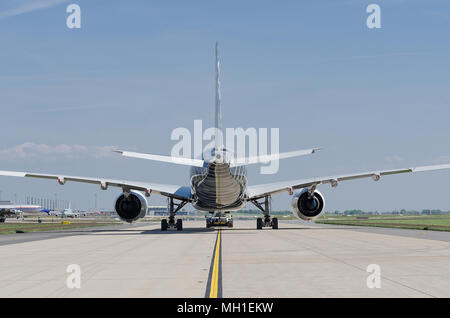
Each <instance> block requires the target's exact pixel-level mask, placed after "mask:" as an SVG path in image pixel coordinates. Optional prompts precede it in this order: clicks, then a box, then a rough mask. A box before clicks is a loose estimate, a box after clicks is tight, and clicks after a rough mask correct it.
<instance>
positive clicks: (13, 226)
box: [0, 221, 120, 234]
mask: <svg viewBox="0 0 450 318" xmlns="http://www.w3.org/2000/svg"><path fill="white" fill-rule="evenodd" d="M117 224H120V223H117V222H107V221H103V222H70V224H62V223H61V222H58V223H37V222H32V223H31V222H23V223H22V222H17V223H8V222H7V223H0V234H14V233H17V231H21V232H23V233H28V232H39V231H57V230H67V229H77V228H87V227H97V226H106V225H117Z"/></svg>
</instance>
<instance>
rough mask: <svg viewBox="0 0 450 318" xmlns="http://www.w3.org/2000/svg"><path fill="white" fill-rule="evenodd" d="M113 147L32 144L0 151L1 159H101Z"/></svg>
mask: <svg viewBox="0 0 450 318" xmlns="http://www.w3.org/2000/svg"><path fill="white" fill-rule="evenodd" d="M113 149H116V147H114V146H84V145H66V144H60V145H54V146H53V145H47V144H37V143H33V142H25V143H23V144H20V145H17V146H13V147H10V148H7V149H1V150H0V157H1V159H6V160H7V159H37V158H43V157H45V158H64V159H79V158H103V157H107V156H111V155H112V150H113Z"/></svg>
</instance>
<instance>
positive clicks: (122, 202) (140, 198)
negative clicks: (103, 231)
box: [115, 191, 147, 223]
mask: <svg viewBox="0 0 450 318" xmlns="http://www.w3.org/2000/svg"><path fill="white" fill-rule="evenodd" d="M115 209H116V212H117V214H118V215H119V217H120V218H121V219H122V220H124V221H126V222H128V223H131V222H133V221H136V220H137V219H140V218H143V217H144V216H145V214H147V200H146V199H145V197H144V195H143V194H142V193H140V192H138V191H131V192H130V194H129V195H128V197H126V196H125V194H124V193H122V194H121V195H119V197H118V198H117V199H116V205H115Z"/></svg>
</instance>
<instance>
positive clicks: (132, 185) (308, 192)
mask: <svg viewBox="0 0 450 318" xmlns="http://www.w3.org/2000/svg"><path fill="white" fill-rule="evenodd" d="M219 66H220V65H219V55H218V45H217V44H216V103H215V111H216V112H215V128H217V129H220V130H221V129H222V115H221V102H220V99H221V97H220V80H219V78H220V67H219ZM318 149H319V148H314V149H306V150H298V151H291V152H285V153H280V154H272V155H265V156H259V157H258V156H257V157H248V158H237V159H236V158H234V156H233V155H231V151H229V150H227V149H225V148H224V147H223V146H221V145H220V144H219V145H217V144H216V146H215V147H213V148H212V149H211V150H210V152H209V153H208V154H207V155H205V154H204V155H203V156H202V158H201V159H190V158H181V157H171V156H160V155H152V154H143V153H136V152H129V151H116V152H118V153H120V154H122V155H123V156H126V157H131V158H141V159H146V160H153V161H162V162H170V163H174V164H181V165H187V166H190V167H191V178H190V183H189V185H168V184H159V183H152V182H139V181H128V180H115V179H109V178H90V177H77V176H68V175H64V174H44V173H33V172H19V171H0V175H3V176H12V177H27V178H43V179H50V180H56V181H57V182H58V183H59V184H61V185H64V184H65V183H66V182H68V181H74V182H83V183H90V184H96V185H99V186H100V188H101V189H102V190H106V189H107V188H108V187H110V186H111V187H119V188H122V192H123V193H122V194H121V195H119V197H118V198H117V199H116V201H115V210H116V212H117V214H118V215H119V217H120V218H121V219H122V220H124V221H126V222H130V223H131V222H133V221H135V220H137V219H139V218H143V217H144V216H145V214H146V212H147V199H146V197H149V196H150V194H157V195H162V196H165V197H168V199H169V204H168V208H169V218H168V220H167V219H163V220H162V221H161V230H163V231H164V230H167V228H177V230H182V229H183V223H182V220H181V219H178V220H175V217H176V213H177V212H178V211H179V210H180V209H181V208H182V207H183V206H185V205H186V204H188V203H189V204H192V206H193V207H194V208H195V209H197V210H202V211H207V212H210V213H214V212H230V211H236V210H240V209H242V208H243V207H245V205H246V204H247V203H248V202H251V203H253V204H254V205H255V206H256V207H257V208H258V209H260V210H261V211H262V213H263V218H258V219H257V224H256V226H257V228H258V229H261V228H262V227H272V228H274V229H277V228H278V220H277V219H276V218H271V216H270V198H271V196H273V195H276V194H279V193H282V192H288V193H289V194H290V195H292V202H291V207H292V211H293V213H294V215H295V216H297V217H298V218H300V219H303V220H313V219H315V218H316V217H318V216H319V215H320V213H322V211H323V210H324V207H325V199H324V197H323V195H322V194H321V193H320V192H319V191H318V190H317V186H319V185H322V184H330V185H331V186H332V187H336V186H337V185H338V183H339V182H341V181H350V180H356V179H361V178H371V179H373V180H374V181H379V180H380V178H381V177H384V176H389V175H394V174H401V173H413V172H414V173H415V172H422V171H431V170H441V169H450V164H445V165H433V166H422V167H415V168H404V169H395V170H373V171H369V172H362V173H352V174H345V175H337V176H327V177H317V178H309V179H297V180H292V181H281V182H276V183H269V184H259V185H247V173H246V170H245V166H246V165H250V164H255V163H260V162H268V161H272V160H278V159H284V158H291V157H297V156H302V155H307V154H313V153H315V152H316V151H317V150H318Z"/></svg>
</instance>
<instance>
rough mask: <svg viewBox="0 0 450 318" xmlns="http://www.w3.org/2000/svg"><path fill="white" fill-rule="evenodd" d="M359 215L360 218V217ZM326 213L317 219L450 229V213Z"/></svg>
mask: <svg viewBox="0 0 450 318" xmlns="http://www.w3.org/2000/svg"><path fill="white" fill-rule="evenodd" d="M358 217H359V218H358ZM365 217H367V219H365V218H364V219H362V218H361V216H335V215H324V216H323V217H321V218H319V219H318V220H316V223H321V224H339V225H353V226H376V227H390V228H404V229H417V230H431V231H450V215H445V214H443V215H382V216H380V215H376V216H365Z"/></svg>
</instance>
